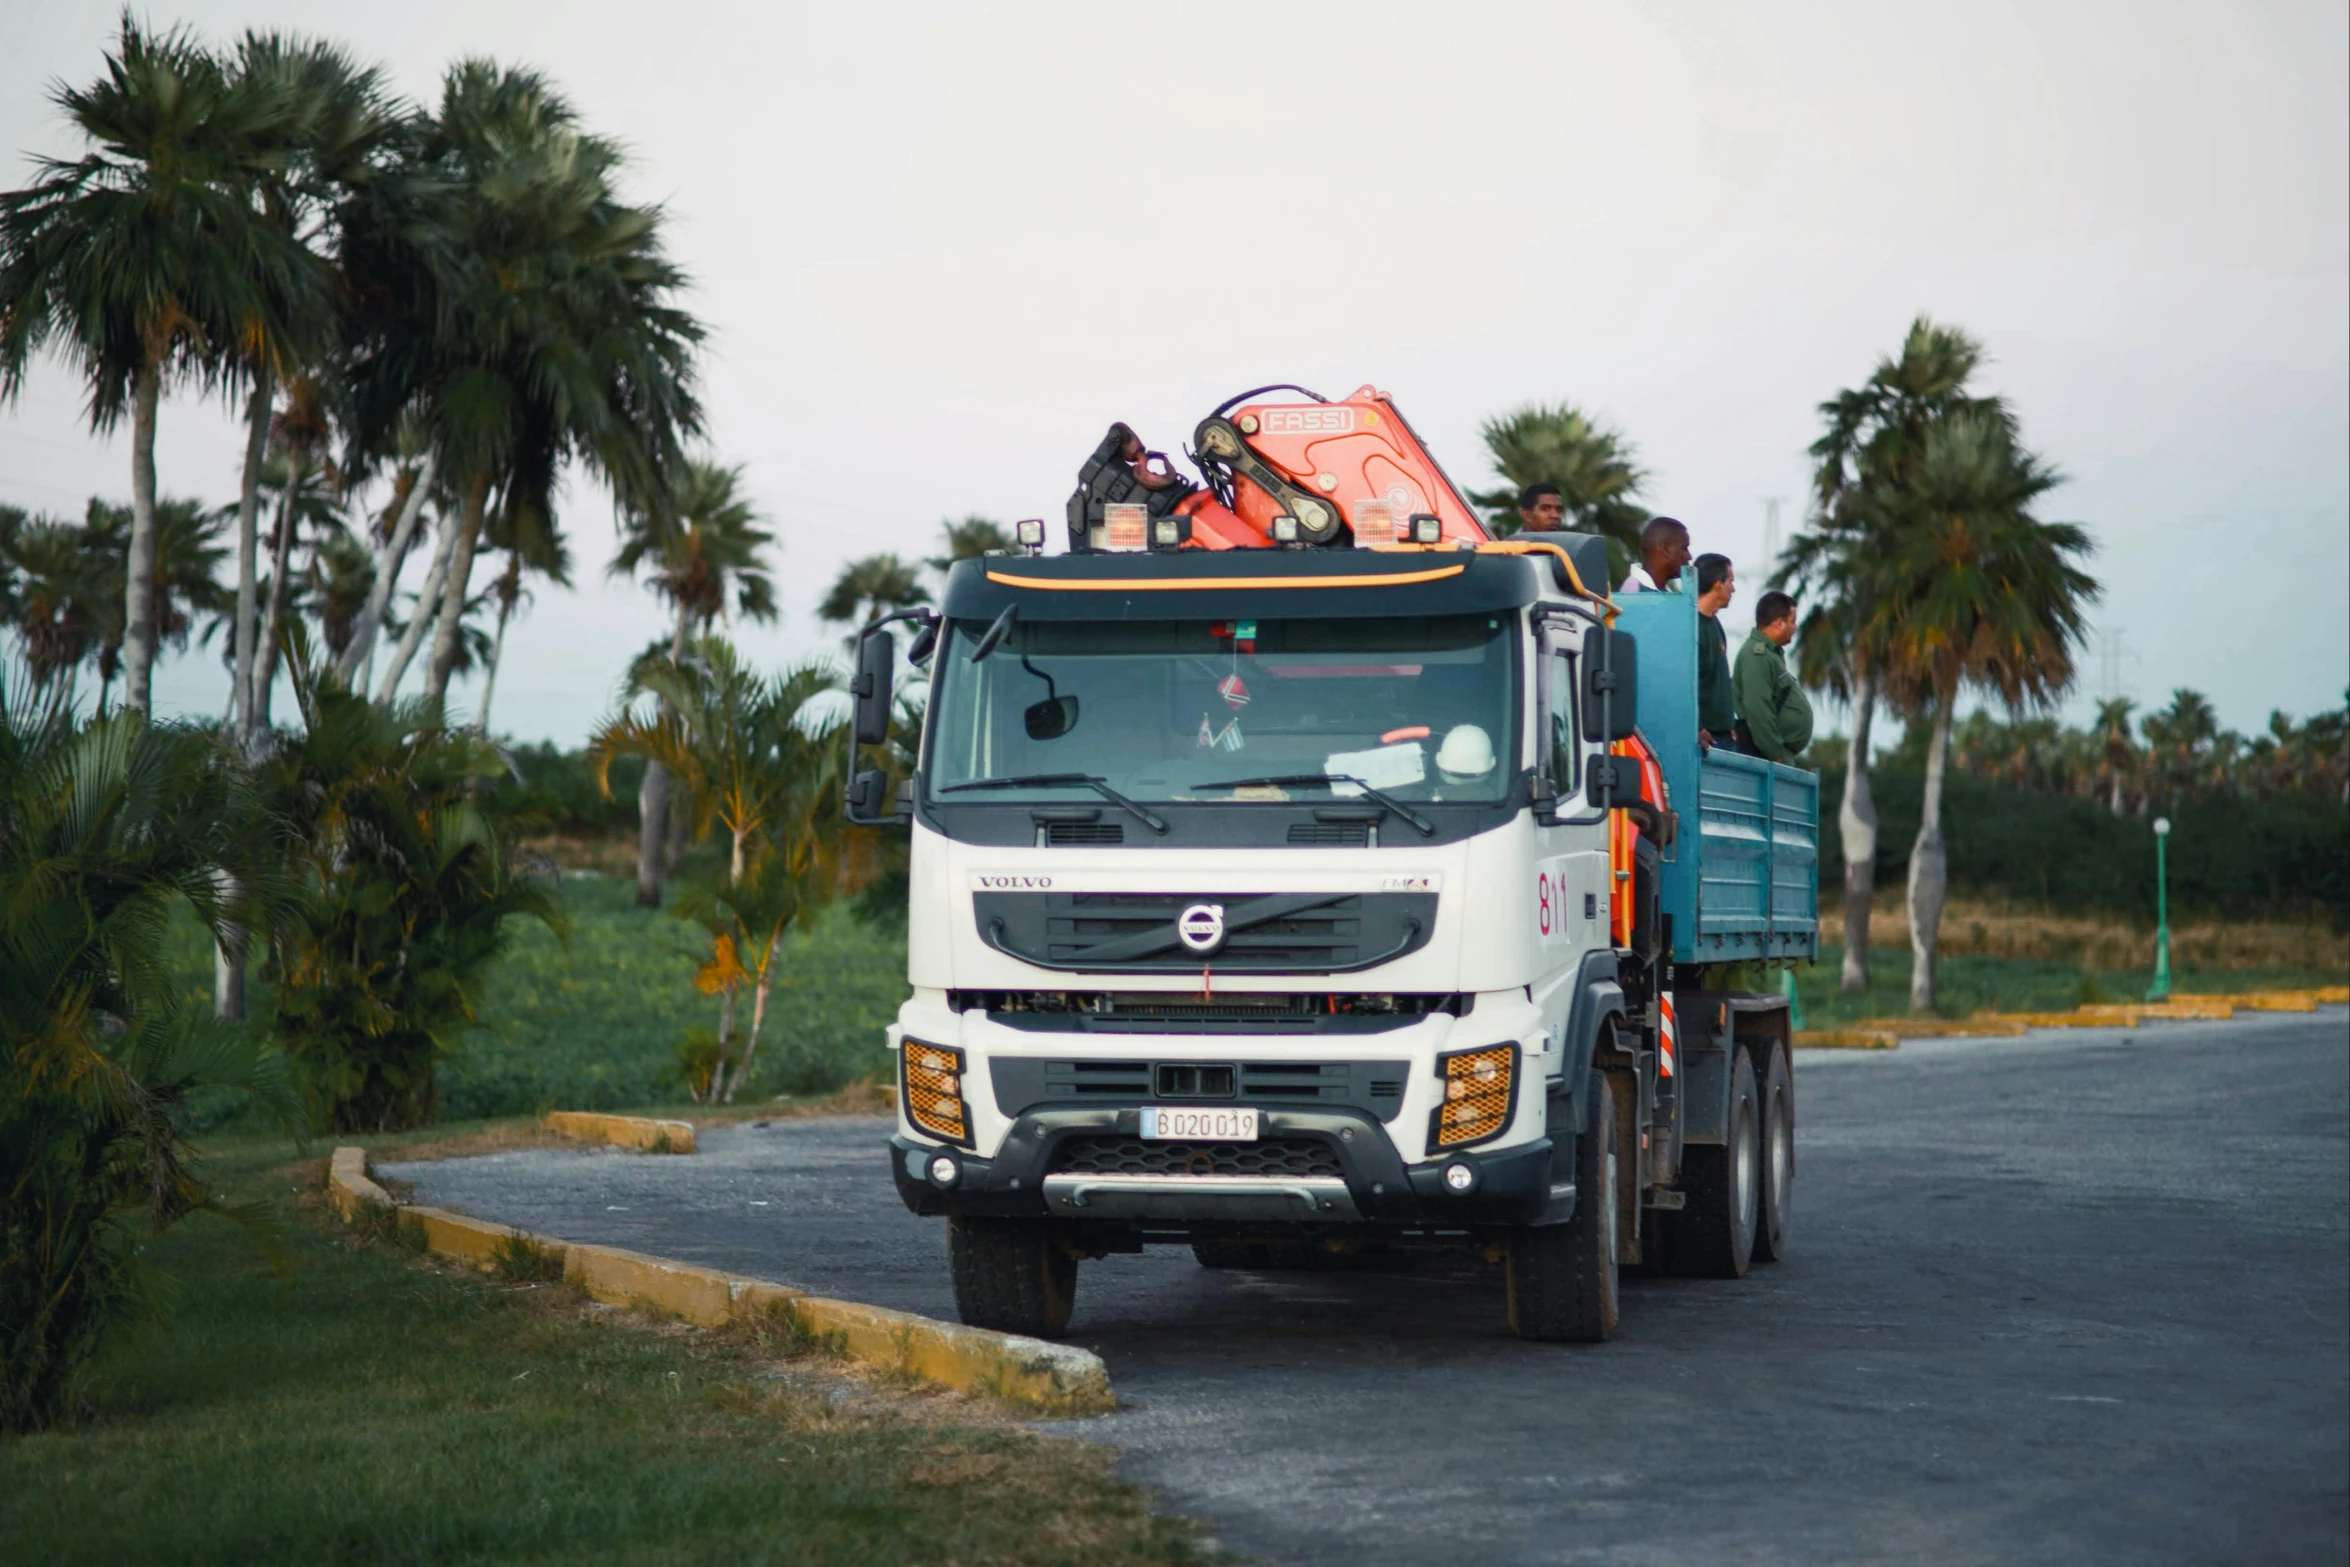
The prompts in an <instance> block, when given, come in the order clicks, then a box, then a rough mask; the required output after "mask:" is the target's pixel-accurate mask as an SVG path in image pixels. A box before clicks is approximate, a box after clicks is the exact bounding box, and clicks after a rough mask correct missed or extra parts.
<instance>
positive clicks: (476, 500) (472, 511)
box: [424, 468, 490, 722]
mask: <svg viewBox="0 0 2350 1567" xmlns="http://www.w3.org/2000/svg"><path fill="white" fill-rule="evenodd" d="M489 499H490V475H489V470H488V469H486V468H485V469H482V470H481V471H479V472H477V473H475V474H474V476H473V482H472V483H470V484H468V485H467V486H466V487H465V509H464V512H463V513H462V514H461V515H460V516H459V518H458V520H457V542H456V547H455V548H453V549H452V550H450V552H449V571H448V576H447V577H446V578H445V579H444V580H443V581H442V583H441V615H440V619H439V620H438V621H437V622H436V623H435V624H434V626H433V628H432V662H431V663H430V664H428V665H426V666H425V671H424V695H425V699H426V700H427V701H430V702H432V703H433V704H435V705H436V706H440V707H442V708H443V709H444V710H445V709H446V705H447V703H448V700H449V676H450V675H451V674H452V673H453V672H454V671H455V670H456V668H457V649H458V644H459V642H460V640H461V638H462V635H463V632H464V629H465V590H466V589H467V588H468V587H470V586H471V585H472V582H473V552H474V549H475V547H476V546H478V545H479V544H480V543H481V519H482V513H483V512H484V511H485V510H487V508H488V506H489ZM445 721H446V720H444V722H445Z"/></svg>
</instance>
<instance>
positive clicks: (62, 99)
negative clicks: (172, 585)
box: [0, 15, 317, 713]
mask: <svg viewBox="0 0 2350 1567" xmlns="http://www.w3.org/2000/svg"><path fill="white" fill-rule="evenodd" d="M55 102H56V103H57V105H58V106H59V107H60V108H61V109H63V110H64V111H65V113H66V115H67V117H68V118H69V119H70V120H71V121H72V122H73V124H74V126H75V128H76V129H77V130H78V131H80V133H81V134H82V136H83V138H84V139H85V140H86V141H87V142H88V143H89V144H90V148H91V150H90V151H89V152H88V153H87V154H85V155H84V156H83V157H81V158H79V159H76V160H73V161H70V162H67V161H61V160H56V159H50V160H45V161H44V162H43V163H42V165H41V170H40V177H39V178H38V179H37V180H36V181H35V182H34V183H33V184H32V185H30V186H28V187H26V188H25V189H23V190H18V191H12V192H9V193H8V194H6V195H4V196H0V400H6V399H10V398H13V397H15V396H16V395H17V394H18V393H19V392H20V391H21V390H22V387H23V382H24V374H25V369H26V366H27V364H28V362H29V361H30V359H31V357H32V355H33V354H34V353H35V351H37V350H40V349H43V348H54V349H55V350H56V351H57V352H58V353H59V354H61V355H62V356H63V357H64V358H65V359H66V360H67V361H68V362H70V363H71V364H72V365H73V366H74V367H75V369H76V370H77V371H79V372H80V373H81V375H82V376H83V377H84V378H85V379H86V380H87V381H88V383H89V389H90V390H89V410H90V421H91V424H92V426H93V427H94V428H96V429H99V430H111V429H112V428H114V427H115V426H116V425H117V424H119V423H120V422H121V420H122V417H123V415H124V414H125V413H126V412H127V413H128V414H129V416H130V421H131V497H132V500H131V505H132V522H131V531H130V539H129V547H128V549H127V551H126V555H127V560H126V565H125V578H126V580H125V592H124V597H125V616H126V631H127V634H126V639H125V652H126V674H127V691H126V701H127V702H128V704H129V705H130V706H132V707H134V708H136V709H138V710H139V711H140V712H142V713H143V712H145V711H147V708H148V705H149V697H150V683H151V682H150V675H151V670H152V668H153V665H154V661H155V645H156V604H155V600H154V596H153V580H154V575H155V549H156V539H155V419H156V410H157V407H158V405H159V404H160V402H161V400H162V394H163V390H164V387H165V385H166V383H173V382H179V381H183V380H188V379H191V378H192V379H197V380H200V381H209V380H211V379H214V378H216V377H217V376H218V375H219V374H220V373H221V371H222V367H223V356H224V355H225V354H226V353H227V352H228V350H229V346H230V345H232V344H234V343H237V342H238V341H240V340H241V339H242V337H243V336H244V335H245V334H246V333H247V332H249V331H252V330H254V329H255V326H256V323H266V324H269V325H270V326H273V327H274V326H275V325H276V324H278V318H279V316H280V315H281V313H282V310H283V306H284V301H286V300H289V299H296V298H300V297H303V296H304V295H305V294H306V293H307V292H308V291H309V290H308V287H307V285H306V283H305V279H306V277H308V276H309V275H311V274H313V273H314V272H315V269H316V265H317V263H316V259H315V258H314V257H312V256H310V255H309V253H308V252H307V251H305V250H304V249H303V248H302V247H301V245H299V244H298V243H296V242H294V241H293V240H291V239H290V238H289V237H287V236H286V235H285V234H283V233H281V232H279V231H276V230H274V229H272V228H271V227H270V226H269V225H267V224H266V223H263V222H260V221H259V220H258V219H257V218H256V216H255V213H254V209H253V206H252V203H251V201H250V200H249V199H247V197H246V195H245V192H244V188H243V183H242V182H243V176H244V173H245V171H246V170H247V168H248V167H249V165H250V163H251V161H252V159H253V157H254V156H255V152H256V149H257V148H264V147H268V146H270V145H273V144H274V143H275V141H276V140H277V136H278V132H279V129H280V127H282V125H283V123H284V120H285V116H286V110H285V104H284V102H283V100H282V98H280V97H279V96H278V95H276V94H272V93H265V92H256V91H247V90H242V88H241V87H240V84H239V83H238V82H237V81H236V80H234V79H233V78H232V77H231V76H230V74H229V73H228V72H226V71H224V70H223V69H222V67H221V65H220V63H219V62H218V61H217V60H215V59H213V58H212V57H211V56H210V55H208V54H206V53H205V52H204V51H203V50H202V49H200V48H198V47H197V45H196V44H195V43H194V42H193V41H192V40H191V39H190V37H189V36H188V35H187V34H186V33H185V32H183V31H179V30H176V29H175V30H173V31H170V32H166V33H163V34H161V35H151V34H149V33H148V32H147V31H146V30H145V29H144V28H142V27H141V26H140V25H139V24H138V23H136V22H134V21H132V20H131V19H130V18H129V17H128V16H127V15H126V16H125V17H124V19H123V23H122V31H121V36H120V39H119V41H118V43H117V45H116V47H115V51H114V52H113V53H112V54H110V55H109V56H108V57H107V61H106V74H105V75H104V76H103V77H102V78H101V79H100V80H99V81H98V82H96V83H95V84H93V85H91V86H89V87H87V88H60V89H59V90H58V91H57V92H56V94H55Z"/></svg>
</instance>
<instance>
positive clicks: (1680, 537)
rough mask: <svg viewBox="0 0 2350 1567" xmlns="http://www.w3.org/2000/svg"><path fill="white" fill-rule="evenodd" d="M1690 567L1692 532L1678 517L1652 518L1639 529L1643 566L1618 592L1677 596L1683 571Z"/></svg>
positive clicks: (1639, 567) (1638, 567)
mask: <svg viewBox="0 0 2350 1567" xmlns="http://www.w3.org/2000/svg"><path fill="white" fill-rule="evenodd" d="M1688 564H1689V530H1688V529H1687V528H1684V527H1682V526H1681V524H1680V522H1679V520H1678V519H1676V518H1672V517H1651V518H1649V519H1648V525H1647V526H1646V527H1644V528H1642V529H1641V530H1640V563H1639V564H1638V565H1636V566H1634V567H1633V568H1632V575H1630V576H1629V577H1626V578H1625V579H1624V585H1623V586H1622V587H1620V588H1618V589H1616V591H1617V592H1618V593H1663V592H1665V591H1667V590H1668V589H1670V590H1671V591H1673V592H1675V593H1678V592H1679V591H1680V590H1681V588H1680V582H1681V568H1682V567H1683V566H1686V565H1688Z"/></svg>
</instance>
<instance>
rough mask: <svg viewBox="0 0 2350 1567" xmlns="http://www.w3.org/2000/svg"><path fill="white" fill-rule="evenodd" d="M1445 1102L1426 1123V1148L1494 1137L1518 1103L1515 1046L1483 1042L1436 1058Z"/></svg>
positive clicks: (1459, 1144)
mask: <svg viewBox="0 0 2350 1567" xmlns="http://www.w3.org/2000/svg"><path fill="white" fill-rule="evenodd" d="M1436 1075H1437V1076H1438V1077H1439V1078H1441V1079H1443V1081H1444V1103H1443V1104H1441V1105H1438V1106H1437V1107H1436V1115H1435V1117H1434V1119H1433V1120H1431V1121H1430V1123H1429V1127H1428V1146H1429V1147H1430V1148H1461V1147H1465V1146H1467V1145H1468V1144H1470V1143H1481V1142H1484V1141H1485V1140H1486V1139H1487V1138H1490V1137H1496V1136H1499V1135H1500V1134H1501V1132H1502V1130H1503V1128H1505V1127H1507V1126H1508V1125H1509V1124H1510V1112H1511V1111H1512V1110H1514V1109H1516V1108H1517V1102H1518V1047H1517V1046H1516V1045H1487V1046H1485V1047H1484V1048H1483V1049H1480V1050H1457V1051H1454V1052H1453V1053H1452V1054H1451V1055H1445V1056H1438V1057H1437V1058H1436Z"/></svg>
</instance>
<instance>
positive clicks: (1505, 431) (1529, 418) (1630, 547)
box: [1470, 403, 1648, 571]
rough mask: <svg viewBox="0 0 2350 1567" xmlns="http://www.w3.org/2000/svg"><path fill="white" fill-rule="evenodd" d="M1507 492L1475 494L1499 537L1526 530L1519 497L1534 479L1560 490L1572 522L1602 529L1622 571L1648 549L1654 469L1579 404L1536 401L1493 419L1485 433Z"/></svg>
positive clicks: (1591, 530) (1587, 529) (1595, 530)
mask: <svg viewBox="0 0 2350 1567" xmlns="http://www.w3.org/2000/svg"><path fill="white" fill-rule="evenodd" d="M1479 433H1480V434H1481V435H1483V436H1484V438H1485V450H1486V453H1487V455H1488V456H1490V457H1491V458H1492V459H1493V466H1494V469H1495V470H1496V471H1497V472H1498V473H1500V475H1501V476H1502V478H1503V479H1505V480H1507V481H1508V487H1507V488H1506V489H1495V490H1489V491H1486V492H1484V493H1482V494H1478V495H1472V496H1471V497H1470V499H1471V500H1473V501H1475V502H1476V503H1477V504H1478V505H1480V506H1483V507H1485V508H1487V512H1488V516H1487V520H1486V527H1487V528H1488V529H1489V530H1490V531H1491V532H1492V533H1493V534H1494V536H1495V537H1497V538H1507V537H1508V536H1509V535H1511V534H1513V533H1515V532H1517V531H1518V527H1519V521H1518V494H1519V492H1520V491H1521V490H1523V489H1524V488H1525V487H1526V486H1527V485H1529V484H1537V483H1549V484H1555V485H1557V486H1558V487H1559V500H1560V501H1561V502H1562V503H1563V504H1564V505H1565V507H1566V511H1567V519H1568V526H1569V527H1572V528H1575V529H1577V530H1579V531H1581V532H1584V533H1597V534H1600V535H1602V536H1603V537H1605V538H1606V539H1607V540H1608V541H1609V542H1608V553H1609V555H1610V556H1611V557H1613V558H1614V562H1615V565H1616V568H1617V569H1618V570H1619V571H1620V570H1623V569H1624V568H1625V566H1626V563H1627V562H1629V561H1630V560H1632V559H1633V558H1634V556H1635V555H1636V554H1637V553H1638V551H1639V548H1640V527H1641V524H1643V523H1645V522H1646V521H1648V512H1647V509H1646V508H1644V507H1642V506H1640V505H1639V504H1637V501H1636V497H1637V496H1638V495H1639V493H1640V487H1641V486H1642V485H1643V484H1645V483H1647V482H1648V474H1647V471H1646V470H1644V469H1643V468H1641V467H1640V465H1639V464H1638V463H1637V462H1635V461H1634V460H1633V459H1634V456H1635V453H1634V451H1633V448H1632V443H1631V442H1629V441H1627V440H1626V439H1624V437H1623V435H1622V433H1621V432H1619V431H1616V430H1611V429H1609V428H1608V427H1607V426H1606V425H1603V424H1601V423H1600V422H1599V421H1598V420H1596V419H1594V418H1592V417H1591V415H1589V414H1587V413H1585V412H1584V411H1583V410H1582V409H1580V408H1577V407H1576V406H1575V405H1574V404H1572V403H1553V404H1549V405H1544V404H1541V403H1529V404H1527V405H1526V406H1525V407H1523V408H1519V409H1516V410H1513V411H1512V412H1510V413H1507V414H1503V415H1502V416H1500V417H1499V418H1494V419H1488V420H1486V421H1485V425H1484V428H1483V429H1482V430H1481V431H1480V432H1479Z"/></svg>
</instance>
